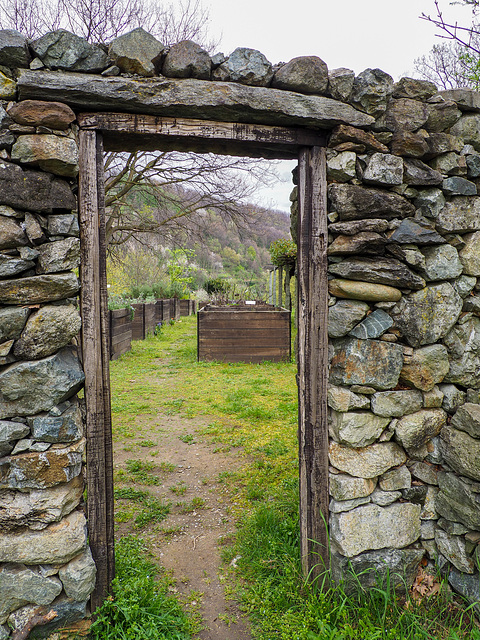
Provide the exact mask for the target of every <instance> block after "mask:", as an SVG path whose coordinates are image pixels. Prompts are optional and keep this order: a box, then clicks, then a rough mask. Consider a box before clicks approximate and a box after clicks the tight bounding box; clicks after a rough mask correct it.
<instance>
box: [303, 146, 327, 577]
mask: <svg viewBox="0 0 480 640" xmlns="http://www.w3.org/2000/svg"><path fill="white" fill-rule="evenodd" d="M326 197H327V185H326V160H325V150H324V149H322V148H319V147H314V148H312V149H308V148H306V149H303V150H302V151H301V153H300V156H299V216H298V242H297V246H298V257H297V264H298V299H299V304H298V382H299V385H298V400H299V447H300V451H299V455H300V459H299V465H300V549H301V556H302V567H303V571H304V575H305V577H307V578H308V579H310V580H313V579H314V578H315V577H316V576H317V575H318V574H319V573H321V572H322V571H323V570H324V568H327V567H328V564H329V559H328V531H327V525H328V515H329V495H328V424H327V382H328V335H327V309H328V296H327V291H328V286H327V285H328V282H327V244H328V242H327V204H326ZM322 565H323V566H322Z"/></svg>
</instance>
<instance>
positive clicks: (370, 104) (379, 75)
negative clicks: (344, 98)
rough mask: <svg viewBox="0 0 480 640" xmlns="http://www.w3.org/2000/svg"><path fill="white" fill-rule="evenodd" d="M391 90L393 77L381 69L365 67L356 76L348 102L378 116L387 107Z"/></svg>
mask: <svg viewBox="0 0 480 640" xmlns="http://www.w3.org/2000/svg"><path fill="white" fill-rule="evenodd" d="M392 92H393V79H392V78H391V76H389V75H388V73H385V72H384V71H382V70H381V69H365V71H362V73H359V74H358V76H356V78H355V80H354V82H353V89H352V93H351V95H350V102H351V103H352V104H353V105H355V106H356V107H357V108H358V109H361V110H362V111H365V112H366V113H369V114H370V115H372V116H374V117H375V118H378V117H379V116H381V115H382V113H384V111H385V110H386V108H387V102H388V99H389V98H390V96H391V94H392Z"/></svg>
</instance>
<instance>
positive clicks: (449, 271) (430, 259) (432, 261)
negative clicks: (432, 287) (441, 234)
mask: <svg viewBox="0 0 480 640" xmlns="http://www.w3.org/2000/svg"><path fill="white" fill-rule="evenodd" d="M422 253H423V255H424V256H425V266H424V267H423V268H421V269H420V273H421V274H422V276H423V277H424V278H425V280H427V281H432V280H451V279H453V278H456V277H458V276H459V275H460V274H461V273H462V271H463V265H462V263H461V262H460V258H459V257H458V251H457V250H456V249H455V247H452V245H451V244H443V245H440V246H435V247H428V248H427V249H423V250H422ZM479 275H480V271H479Z"/></svg>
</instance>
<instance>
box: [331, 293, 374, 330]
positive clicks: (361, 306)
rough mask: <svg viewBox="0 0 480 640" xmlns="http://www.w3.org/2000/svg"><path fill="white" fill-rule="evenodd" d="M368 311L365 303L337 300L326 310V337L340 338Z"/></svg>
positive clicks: (368, 308)
mask: <svg viewBox="0 0 480 640" xmlns="http://www.w3.org/2000/svg"><path fill="white" fill-rule="evenodd" d="M369 310H370V307H369V305H368V304H367V303H366V302H361V301H360V300H339V301H338V302H337V303H336V304H334V305H333V307H329V309H328V335H329V336H330V337H331V338H341V337H342V336H345V335H347V333H348V332H349V331H350V330H351V329H353V327H354V326H355V325H356V324H358V323H359V322H360V321H361V320H363V318H364V317H365V316H366V315H367V313H368V311H369Z"/></svg>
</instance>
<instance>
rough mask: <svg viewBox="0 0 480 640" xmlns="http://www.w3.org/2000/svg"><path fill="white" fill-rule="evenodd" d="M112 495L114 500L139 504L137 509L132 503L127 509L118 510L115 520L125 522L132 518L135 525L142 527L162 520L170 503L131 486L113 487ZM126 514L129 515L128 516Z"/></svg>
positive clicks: (169, 507)
mask: <svg viewBox="0 0 480 640" xmlns="http://www.w3.org/2000/svg"><path fill="white" fill-rule="evenodd" d="M114 497H115V499H116V500H130V501H132V502H135V503H136V504H137V505H141V507H140V510H138V509H137V508H136V507H134V506H133V505H132V506H131V508H130V509H129V510H120V511H119V512H117V513H116V515H115V520H116V521H117V522H126V521H127V520H131V519H133V518H135V519H134V523H135V527H136V528H137V529H143V528H144V527H146V526H147V525H149V524H151V523H154V522H155V523H156V522H162V520H165V518H166V517H167V516H168V514H169V513H170V509H171V503H169V502H167V503H164V502H162V501H161V500H160V499H158V498H156V497H155V496H152V495H151V494H150V493H149V492H148V491H139V490H137V489H132V488H131V487H120V488H118V489H115V491H114ZM128 515H129V516H130V517H128Z"/></svg>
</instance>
